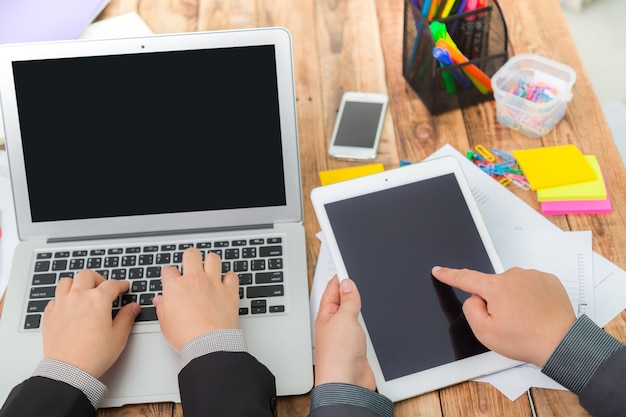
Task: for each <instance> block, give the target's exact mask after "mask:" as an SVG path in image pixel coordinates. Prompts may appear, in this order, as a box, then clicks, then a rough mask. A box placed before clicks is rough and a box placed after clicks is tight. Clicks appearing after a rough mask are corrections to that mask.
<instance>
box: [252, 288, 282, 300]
mask: <svg viewBox="0 0 626 417" xmlns="http://www.w3.org/2000/svg"><path fill="white" fill-rule="evenodd" d="M282 295H285V287H284V286H282V285H262V286H259V287H247V288H246V297H247V298H262V297H280V296H282Z"/></svg>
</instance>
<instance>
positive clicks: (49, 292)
mask: <svg viewBox="0 0 626 417" xmlns="http://www.w3.org/2000/svg"><path fill="white" fill-rule="evenodd" d="M55 289H56V287H36V288H31V289H30V299H31V300H32V299H35V298H54V291H55Z"/></svg>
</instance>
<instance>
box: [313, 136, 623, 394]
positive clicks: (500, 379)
mask: <svg viewBox="0 0 626 417" xmlns="http://www.w3.org/2000/svg"><path fill="white" fill-rule="evenodd" d="M442 156H454V157H455V158H457V159H458V160H459V161H460V162H461V166H462V167H463V172H464V174H465V176H466V178H467V180H468V182H469V184H470V187H471V188H472V192H473V195H474V198H475V199H476V201H477V202H478V206H479V209H480V211H481V214H482V216H483V218H484V220H485V223H486V225H487V228H488V230H489V233H490V235H491V236H492V239H493V240H494V244H495V246H496V250H497V251H498V254H499V255H500V257H501V260H502V262H503V265H504V266H505V267H511V266H515V265H517V266H520V267H524V268H534V269H539V270H544V271H547V272H550V273H553V274H555V275H556V276H558V277H559V278H561V280H562V281H563V282H564V285H565V287H566V289H567V291H568V295H569V296H570V299H571V300H572V305H573V306H574V308H575V310H576V311H578V312H579V313H581V314H582V313H586V314H587V315H588V316H589V317H590V318H591V319H592V320H594V321H595V322H596V323H597V324H598V325H600V326H604V325H606V324H607V323H608V322H609V321H611V320H612V319H613V318H614V317H615V316H616V315H617V314H619V312H620V311H622V310H623V309H624V308H626V272H625V271H624V270H622V269H621V268H619V267H618V266H617V265H615V264H613V263H611V262H609V261H608V260H607V259H605V258H603V257H602V256H600V255H599V254H597V253H595V252H593V251H592V248H591V233H590V232H584V231H583V232H564V231H562V230H561V229H559V228H558V227H557V226H556V225H554V224H553V223H552V222H550V221H549V220H548V219H547V218H545V217H544V216H543V215H541V214H540V213H538V212H537V211H535V210H534V209H533V208H532V207H530V206H529V205H527V204H526V203H525V202H524V201H523V200H521V199H520V198H519V197H517V196H516V195H515V194H513V193H512V192H510V191H509V190H507V189H506V188H505V187H503V186H502V185H500V184H499V183H498V182H497V181H494V180H493V179H492V178H491V177H489V176H488V175H485V173H484V172H483V171H481V170H480V169H479V168H477V167H476V166H475V165H474V164H472V163H471V162H470V161H469V160H467V158H466V157H465V155H463V154H461V153H460V152H458V151H457V150H456V149H454V148H453V147H452V146H450V145H445V146H443V147H442V148H440V149H439V150H437V151H436V152H435V153H433V154H432V155H431V156H430V157H429V158H427V159H430V158H438V157H442ZM318 237H319V238H320V239H321V241H322V245H321V248H320V256H319V259H318V264H317V265H316V269H315V274H314V278H313V285H312V289H311V320H312V323H313V325H314V323H315V317H316V316H317V308H318V306H319V300H320V297H321V294H322V293H323V290H324V288H325V287H326V283H327V282H328V281H329V280H330V279H331V278H332V277H333V276H334V265H333V263H332V259H331V258H330V254H328V251H327V249H326V248H325V244H324V240H323V236H321V234H318ZM548 239H549V241H548ZM538 242H539V243H538ZM546 245H548V247H549V249H550V250H549V251H548V250H546ZM540 248H542V250H540ZM556 259H558V260H559V262H555V260H556ZM477 381H482V382H489V383H491V384H492V385H493V386H494V387H496V388H497V389H498V390H499V391H501V392H502V393H503V394H504V395H506V396H507V397H508V398H510V399H511V400H515V399H517V398H518V397H519V396H520V395H522V394H523V393H524V392H526V391H527V390H528V389H529V388H530V387H539V388H553V389H565V388H563V387H562V386H561V385H559V384H558V383H556V382H554V381H553V380H551V379H550V378H548V377H547V376H545V375H543V374H542V373H541V372H540V370H539V368H537V367H535V366H533V365H530V364H525V365H520V366H519V367H516V368H513V369H510V370H506V371H502V372H498V373H496V374H492V375H488V376H485V377H482V378H480V379H477Z"/></svg>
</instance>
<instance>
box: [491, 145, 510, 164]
mask: <svg viewBox="0 0 626 417" xmlns="http://www.w3.org/2000/svg"><path fill="white" fill-rule="evenodd" d="M491 153H493V154H494V155H495V156H497V157H500V158H502V159H504V160H507V161H515V157H514V156H513V155H511V154H510V153H508V152H505V151H503V150H502V149H500V148H492V149H491Z"/></svg>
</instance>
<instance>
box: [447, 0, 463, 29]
mask: <svg viewBox="0 0 626 417" xmlns="http://www.w3.org/2000/svg"><path fill="white" fill-rule="evenodd" d="M465 6H467V0H461V2H460V3H459V7H457V8H456V10H455V11H454V14H459V13H463V12H464V11H465ZM459 20H460V19H459V18H457V19H456V20H455V21H454V22H452V26H450V31H449V33H450V34H453V33H454V32H455V31H456V27H457V26H458V25H459Z"/></svg>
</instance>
